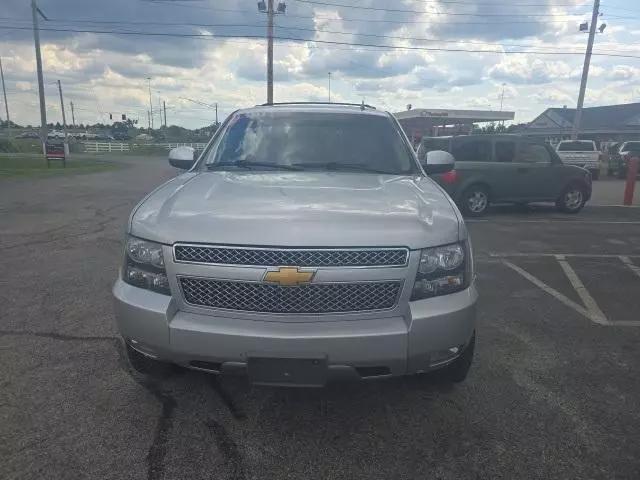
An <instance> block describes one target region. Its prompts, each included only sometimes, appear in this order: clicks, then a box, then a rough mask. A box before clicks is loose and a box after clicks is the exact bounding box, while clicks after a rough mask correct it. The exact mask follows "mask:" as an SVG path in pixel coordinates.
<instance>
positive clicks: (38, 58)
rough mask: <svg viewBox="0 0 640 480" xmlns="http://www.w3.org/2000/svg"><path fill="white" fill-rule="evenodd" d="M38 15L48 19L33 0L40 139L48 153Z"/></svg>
mask: <svg viewBox="0 0 640 480" xmlns="http://www.w3.org/2000/svg"><path fill="white" fill-rule="evenodd" d="M38 15H41V16H42V18H44V19H45V20H48V19H47V17H45V15H44V14H43V13H42V11H41V10H40V9H39V8H38V6H37V5H36V0H31V16H32V19H33V41H34V44H35V48H36V69H37V71H38V95H39V97H40V141H41V142H42V153H43V154H44V155H46V154H47V107H46V105H45V102H44V79H43V77H42V56H41V55H40V29H39V27H38Z"/></svg>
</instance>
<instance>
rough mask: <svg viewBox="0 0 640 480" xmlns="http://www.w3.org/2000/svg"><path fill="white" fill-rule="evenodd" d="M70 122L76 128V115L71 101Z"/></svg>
mask: <svg viewBox="0 0 640 480" xmlns="http://www.w3.org/2000/svg"><path fill="white" fill-rule="evenodd" d="M71 123H72V124H73V128H74V129H75V128H76V115H75V113H74V112H73V102H71Z"/></svg>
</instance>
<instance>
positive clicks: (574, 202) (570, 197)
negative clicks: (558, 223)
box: [556, 185, 587, 213]
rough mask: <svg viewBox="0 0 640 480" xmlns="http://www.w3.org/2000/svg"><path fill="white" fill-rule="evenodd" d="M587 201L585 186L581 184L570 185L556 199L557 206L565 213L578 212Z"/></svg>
mask: <svg viewBox="0 0 640 480" xmlns="http://www.w3.org/2000/svg"><path fill="white" fill-rule="evenodd" d="M586 201H587V200H586V195H585V192H584V188H582V187H581V186H580V185H569V186H568V187H567V188H565V189H564V190H563V191H562V193H561V194H560V196H559V197H558V199H557V200H556V207H557V208H558V210H560V211H561V212H564V213H578V212H579V211H580V210H582V207H584V204H585V202H586Z"/></svg>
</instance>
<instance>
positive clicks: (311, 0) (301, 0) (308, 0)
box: [293, 0, 586, 17]
mask: <svg viewBox="0 0 640 480" xmlns="http://www.w3.org/2000/svg"><path fill="white" fill-rule="evenodd" d="M293 1H295V2H298V3H308V4H313V5H323V6H328V7H341V8H352V9H356V10H370V11H371V10H372V11H377V12H393V13H428V14H429V15H450V16H463V17H573V16H578V15H586V14H582V13H576V14H574V15H554V14H545V13H536V14H526V13H520V14H518V13H458V12H434V11H428V10H407V9H400V8H384V7H365V6H363V5H349V4H346V3H330V2H321V1H319V0H293Z"/></svg>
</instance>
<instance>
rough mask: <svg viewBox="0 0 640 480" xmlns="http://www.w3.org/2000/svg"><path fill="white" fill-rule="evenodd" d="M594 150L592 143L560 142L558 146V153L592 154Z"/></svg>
mask: <svg viewBox="0 0 640 480" xmlns="http://www.w3.org/2000/svg"><path fill="white" fill-rule="evenodd" d="M595 150H596V148H595V147H594V145H593V142H590V141H589V142H581V141H575V142H561V143H560V144H559V145H558V151H559V152H594V151H595Z"/></svg>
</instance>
